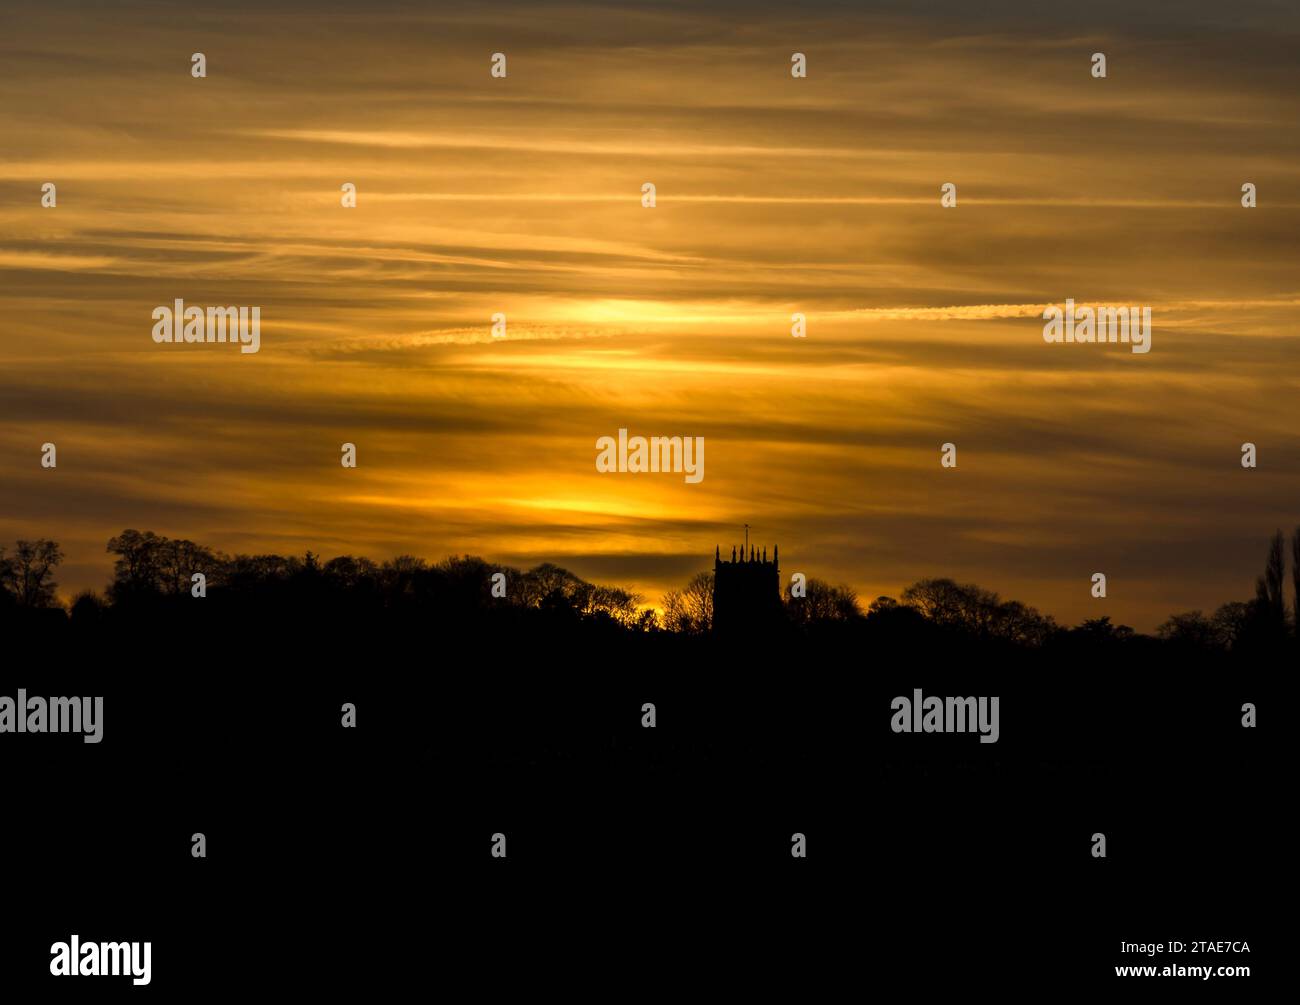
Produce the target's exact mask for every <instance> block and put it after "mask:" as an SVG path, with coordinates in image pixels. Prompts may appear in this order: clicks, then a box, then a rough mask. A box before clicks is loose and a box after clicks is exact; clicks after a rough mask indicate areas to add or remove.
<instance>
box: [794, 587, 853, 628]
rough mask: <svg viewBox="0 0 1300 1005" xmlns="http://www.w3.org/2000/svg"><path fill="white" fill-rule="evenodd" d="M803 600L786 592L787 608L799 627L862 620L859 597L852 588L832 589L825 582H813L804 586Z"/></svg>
mask: <svg viewBox="0 0 1300 1005" xmlns="http://www.w3.org/2000/svg"><path fill="white" fill-rule="evenodd" d="M804 587H805V589H804V593H805V595H804V596H802V597H795V596H792V595H791V592H790V587H787V588H786V591H785V597H784V599H785V609H786V614H787V615H788V616H789V618H790V622H791V623H792V624H796V625H814V624H821V623H824V622H827V621H851V620H853V619H854V618H860V617H862V608H860V607H859V606H858V595H857V594H856V593H855V592H854V591H853V588H852V587H850V586H844V585H840V586H832V585H831V584H830V583H828V582H826V581H825V580H822V579H816V578H813V579H809V580H808V581H807V582H806V583H805V584H804Z"/></svg>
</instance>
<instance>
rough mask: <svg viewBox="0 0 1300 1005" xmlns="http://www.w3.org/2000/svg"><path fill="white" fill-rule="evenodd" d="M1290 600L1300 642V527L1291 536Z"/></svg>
mask: <svg viewBox="0 0 1300 1005" xmlns="http://www.w3.org/2000/svg"><path fill="white" fill-rule="evenodd" d="M1291 598H1292V611H1291V613H1292V618H1291V623H1292V624H1293V625H1294V626H1295V633H1296V639H1297V641H1300V527H1297V528H1296V529H1295V533H1294V534H1292V535H1291Z"/></svg>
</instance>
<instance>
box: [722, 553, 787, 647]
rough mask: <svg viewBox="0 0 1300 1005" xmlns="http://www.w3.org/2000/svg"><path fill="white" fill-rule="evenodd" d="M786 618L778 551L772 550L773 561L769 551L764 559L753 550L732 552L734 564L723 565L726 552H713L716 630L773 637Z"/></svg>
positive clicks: (764, 555)
mask: <svg viewBox="0 0 1300 1005" xmlns="http://www.w3.org/2000/svg"><path fill="white" fill-rule="evenodd" d="M783 616H784V608H783V607H782V606H781V570H780V569H779V568H778V567H777V549H776V546H775V545H774V546H773V547H772V561H770V562H769V561H768V560H767V549H766V548H764V549H763V551H762V554H761V556H760V555H759V553H758V552H757V550H756V549H754V548H753V547H751V548H750V549H749V554H748V555H746V554H745V549H744V548H743V547H742V548H741V549H740V557H739V558H737V557H736V549H735V547H733V548H732V549H731V561H730V562H726V561H723V558H722V551H721V549H720V548H718V547H716V546H715V547H714V549H713V630H714V631H715V632H720V633H723V634H727V635H730V634H739V633H744V632H755V631H757V632H764V633H770V632H771V631H772V629H773V627H774V626H775V624H776V623H777V621H779V619H781V618H782V617H783Z"/></svg>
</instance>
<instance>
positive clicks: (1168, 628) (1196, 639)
mask: <svg viewBox="0 0 1300 1005" xmlns="http://www.w3.org/2000/svg"><path fill="white" fill-rule="evenodd" d="M1156 635H1157V637H1159V638H1162V639H1164V640H1166V641H1168V642H1174V643H1178V644H1179V645H1184V646H1193V647H1195V648H1197V649H1219V648H1224V645H1223V639H1222V635H1221V633H1220V631H1219V627H1218V626H1217V625H1216V624H1215V623H1214V619H1212V618H1207V617H1206V616H1205V615H1204V614H1202V613H1201V612H1200V611H1188V612H1187V613H1185V614H1174V615H1172V616H1171V617H1170V618H1169V620H1167V621H1166V622H1165V623H1164V624H1162V625H1161V626H1160V627H1159V628H1157V629H1156Z"/></svg>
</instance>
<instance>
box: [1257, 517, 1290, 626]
mask: <svg viewBox="0 0 1300 1005" xmlns="http://www.w3.org/2000/svg"><path fill="white" fill-rule="evenodd" d="M1285 582H1286V538H1285V537H1284V536H1283V534H1282V532H1281V531H1280V530H1279V531H1278V532H1277V533H1275V534H1274V535H1273V540H1272V541H1270V542H1269V546H1268V557H1267V558H1266V559H1265V562H1264V571H1263V573H1262V574H1261V575H1260V577H1259V578H1258V579H1257V580H1256V581H1255V610H1254V615H1255V616H1254V624H1253V626H1252V630H1251V636H1252V639H1251V641H1252V644H1253V645H1259V646H1264V647H1273V646H1276V645H1278V644H1280V643H1281V641H1282V639H1283V637H1284V636H1285V634H1286V599H1285V598H1284V597H1283V595H1282V590H1283V584H1284V583H1285Z"/></svg>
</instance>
